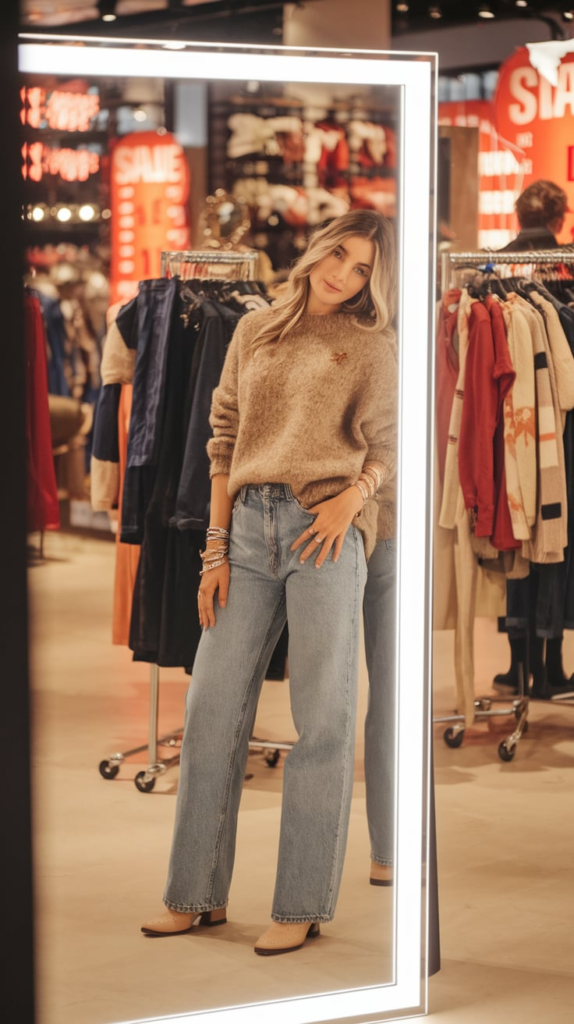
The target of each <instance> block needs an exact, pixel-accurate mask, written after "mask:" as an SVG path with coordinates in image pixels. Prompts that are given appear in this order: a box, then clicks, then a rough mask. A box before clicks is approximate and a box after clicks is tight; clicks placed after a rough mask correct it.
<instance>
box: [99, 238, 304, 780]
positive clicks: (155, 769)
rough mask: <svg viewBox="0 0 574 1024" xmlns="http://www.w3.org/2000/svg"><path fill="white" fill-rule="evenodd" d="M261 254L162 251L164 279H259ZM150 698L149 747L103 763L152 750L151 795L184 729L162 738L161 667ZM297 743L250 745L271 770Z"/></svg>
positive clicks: (175, 760)
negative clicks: (164, 751)
mask: <svg viewBox="0 0 574 1024" xmlns="http://www.w3.org/2000/svg"><path fill="white" fill-rule="evenodd" d="M258 258H259V257H258V253H257V252H253V251H248V252H231V251H228V250H209V249H208V250H184V251H181V252H162V254H161V276H162V277H180V278H181V279H182V280H191V279H192V278H193V279H195V280H197V279H198V278H199V279H205V280H210V281H214V280H225V281H229V280H235V281H253V280H255V266H256V263H257V260H258ZM224 266H225V267H229V268H230V269H231V270H232V271H234V273H233V275H228V274H222V275H221V277H219V275H217V276H216V275H214V273H213V268H214V267H224ZM149 682H150V696H149V725H148V743H147V746H145V745H144V746H140V747H136V748H135V749H133V750H129V751H125V752H123V753H116V754H112V755H110V757H109V759H108V760H105V761H102V762H101V764H100V774H101V775H102V776H103V777H104V778H108V779H113V778H115V776H116V775H117V774H118V772H119V770H120V766H121V764H122V763H123V761H124V759H125V758H126V757H130V756H131V755H133V754H139V753H141V752H142V751H144V750H147V751H148V755H149V763H148V766H147V768H146V769H144V770H143V771H140V772H138V773H137V775H136V776H135V779H134V783H135V785H136V788H137V789H139V791H140V792H141V793H150V792H151V791H152V789H153V788H154V786H155V783H156V779H157V778H158V776H159V775H163V774H164V773H165V772H166V771H168V769H169V768H173V767H175V766H176V765H177V764H179V761H180V757H179V753H175V754H172V756H170V757H160V753H159V751H160V748H162V747H164V748H168V749H169V750H170V751H173V750H174V749H177V748H179V747H180V746H181V739H182V736H183V727H181V728H180V729H177V730H175V731H174V732H173V733H170V734H169V735H167V736H163V737H161V738H160V737H158V723H159V685H160V673H159V665H150V680H149ZM292 746H293V744H292V743H290V742H277V741H275V740H260V739H257V738H256V737H254V736H253V737H252V738H251V740H250V742H249V749H250V750H259V751H261V752H263V753H264V755H265V761H266V763H267V764H268V765H269V767H270V768H274V767H275V765H276V764H277V762H278V761H279V757H280V754H281V751H282V750H287V751H288V750H291V748H292Z"/></svg>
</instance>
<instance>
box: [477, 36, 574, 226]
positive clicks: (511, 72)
mask: <svg viewBox="0 0 574 1024" xmlns="http://www.w3.org/2000/svg"><path fill="white" fill-rule="evenodd" d="M494 118H495V124H496V129H497V131H498V132H499V134H500V135H501V136H502V137H503V138H504V139H505V140H506V142H507V143H508V144H509V145H512V146H515V147H516V148H517V149H518V150H519V151H521V152H522V153H523V156H524V161H525V164H526V167H527V170H526V173H525V177H524V187H526V186H527V185H530V184H531V183H532V182H533V181H536V180H537V179H539V178H545V179H547V180H550V181H554V182H556V184H557V185H560V187H561V188H563V189H564V191H565V192H566V194H567V196H568V201H569V206H570V208H571V209H573V208H574V162H573V160H572V146H573V145H574V54H567V55H566V56H565V57H564V58H563V60H562V61H561V63H560V66H559V68H558V82H557V85H552V84H551V82H549V81H548V79H547V78H545V77H544V76H543V75H541V74H540V72H539V71H537V70H536V68H534V67H532V64H531V63H530V57H529V54H528V50H527V49H526V47H524V46H523V47H521V48H520V49H518V50H517V51H516V53H514V54H513V55H512V57H510V58H509V59H508V60H507V61H505V62H504V64H503V65H502V66H501V68H500V75H499V79H498V86H497V90H496V95H495V97H494ZM560 241H561V242H571V241H572V221H571V219H570V220H568V221H567V224H566V228H565V230H564V231H563V233H562V235H561V237H560Z"/></svg>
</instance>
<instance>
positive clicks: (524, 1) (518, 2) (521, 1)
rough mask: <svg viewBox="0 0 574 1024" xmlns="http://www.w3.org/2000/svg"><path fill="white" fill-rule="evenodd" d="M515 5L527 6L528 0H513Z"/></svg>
mask: <svg viewBox="0 0 574 1024" xmlns="http://www.w3.org/2000/svg"><path fill="white" fill-rule="evenodd" d="M514 6H515V7H528V0H514Z"/></svg>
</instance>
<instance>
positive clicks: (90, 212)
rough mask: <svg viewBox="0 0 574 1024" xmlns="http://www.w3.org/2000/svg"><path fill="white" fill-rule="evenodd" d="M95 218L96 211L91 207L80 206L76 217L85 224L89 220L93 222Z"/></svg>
mask: <svg viewBox="0 0 574 1024" xmlns="http://www.w3.org/2000/svg"><path fill="white" fill-rule="evenodd" d="M95 216H96V211H95V209H94V207H93V206H89V205H87V204H86V206H80V209H79V210H78V217H79V218H80V220H83V221H86V222H87V221H89V220H93V219H94V217H95Z"/></svg>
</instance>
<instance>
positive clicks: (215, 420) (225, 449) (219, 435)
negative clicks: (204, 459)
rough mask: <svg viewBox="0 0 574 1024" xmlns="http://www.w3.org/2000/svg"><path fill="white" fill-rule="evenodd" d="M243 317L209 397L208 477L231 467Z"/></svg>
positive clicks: (237, 424) (237, 406)
mask: <svg viewBox="0 0 574 1024" xmlns="http://www.w3.org/2000/svg"><path fill="white" fill-rule="evenodd" d="M246 319H248V315H247V316H245V317H242V319H241V320H240V321H239V323H238V325H237V327H236V328H235V331H234V334H233V337H232V339H231V342H230V344H229V348H228V349H227V355H226V357H225V363H224V365H223V371H222V373H221V379H220V381H219V384H218V386H217V387H216V388H215V390H214V392H213V396H212V399H211V412H210V415H209V425H210V427H211V429H212V430H213V437H212V438H211V439H210V440H209V441H208V443H207V454H208V455H209V460H210V468H209V476H210V477H214V476H216V475H217V474H219V473H224V474H226V475H229V472H230V470H231V460H232V459H233V452H234V449H235V441H236V439H237V431H238V428H239V398H238V376H239V372H238V368H239V349H240V345H241V339H242V337H243V336H244V333H245V321H246Z"/></svg>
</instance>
